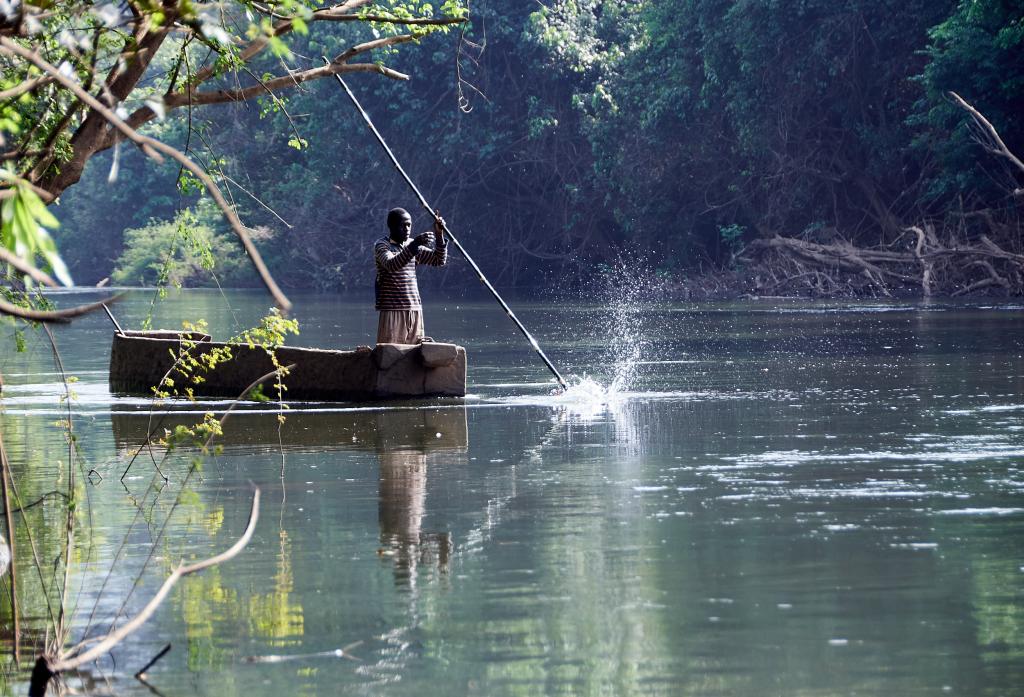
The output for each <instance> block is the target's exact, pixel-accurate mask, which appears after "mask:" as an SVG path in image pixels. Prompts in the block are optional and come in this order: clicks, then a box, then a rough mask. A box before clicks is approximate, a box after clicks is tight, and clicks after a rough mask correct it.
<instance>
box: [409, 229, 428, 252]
mask: <svg viewBox="0 0 1024 697" xmlns="http://www.w3.org/2000/svg"><path fill="white" fill-rule="evenodd" d="M428 244H430V233H429V232H421V233H420V234H418V235H416V236H415V237H413V238H412V242H410V243H409V248H410V249H412V252H413V254H415V253H416V252H418V251H420V249H422V248H423V247H426V246H427V245H428Z"/></svg>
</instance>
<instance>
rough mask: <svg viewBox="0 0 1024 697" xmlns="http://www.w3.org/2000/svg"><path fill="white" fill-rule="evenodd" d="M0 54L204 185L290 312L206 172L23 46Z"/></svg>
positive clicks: (9, 46)
mask: <svg viewBox="0 0 1024 697" xmlns="http://www.w3.org/2000/svg"><path fill="white" fill-rule="evenodd" d="M0 52H2V53H7V54H11V53H13V54H15V55H18V56H20V57H22V58H24V59H26V60H28V61H31V62H32V63H33V64H35V65H36V66H37V67H38V68H40V69H41V70H43V71H44V72H47V73H49V74H50V75H53V77H54V78H55V79H56V80H57V82H59V83H60V84H62V85H64V87H66V88H67V89H69V90H71V91H72V92H74V94H75V96H77V97H78V98H79V99H81V100H82V101H83V102H85V103H86V104H87V105H88V106H90V107H92V109H94V110H95V111H96V112H98V113H99V114H100V115H102V116H103V118H105V119H106V120H107V121H108V122H109V123H110V124H111V125H112V126H114V128H116V129H117V130H118V131H120V132H121V133H122V134H124V136H125V137H126V138H127V139H128V140H130V141H132V142H133V143H135V144H136V145H138V146H139V147H140V148H141V149H142V151H143V152H145V153H146V154H147V155H148V156H150V157H151V158H153V159H156V160H158V161H160V160H162V159H163V158H162V157H161V156H160V154H159V153H164V154H166V155H168V156H169V157H171V158H172V159H174V160H176V161H177V162H179V163H180V164H181V165H182V166H183V167H184V168H185V169H187V170H188V171H190V172H191V173H192V174H194V175H195V176H196V177H197V178H198V179H199V180H200V181H202V182H203V186H205V187H206V190H207V191H209V192H210V196H211V197H212V198H213V200H214V201H215V202H216V203H217V206H218V207H219V208H220V209H221V211H222V212H223V213H224V216H225V217H226V218H227V220H228V223H229V224H230V225H231V229H232V230H233V231H234V232H235V234H236V235H238V238H239V239H240V240H241V241H242V246H244V247H245V251H246V252H247V253H248V255H249V260H250V261H251V262H252V264H253V266H255V267H256V270H257V272H258V273H259V275H260V279H261V280H262V281H263V284H264V285H265V286H266V287H267V290H269V291H270V293H271V295H273V296H274V301H275V302H276V303H277V305H278V306H279V307H280V308H281V309H283V310H288V309H289V308H291V302H290V301H289V300H288V298H287V297H285V295H284V293H282V292H281V289H280V288H279V287H278V285H277V283H276V282H275V281H274V278H273V277H272V276H271V275H270V271H268V270H267V267H266V265H265V264H264V263H263V258H262V257H261V256H260V253H259V250H257V249H256V246H255V245H254V244H253V243H252V240H251V239H250V238H249V234H248V233H247V232H246V231H245V228H244V226H243V225H242V222H241V221H240V220H239V219H238V214H237V213H235V211H234V209H233V208H231V206H229V205H228V203H227V201H225V200H224V196H223V194H222V193H221V190H220V188H219V187H218V186H217V184H216V182H214V181H213V179H212V178H211V177H210V175H209V174H207V173H206V172H205V171H203V169H202V168H201V167H200V166H199V165H197V164H196V163H195V162H193V161H192V160H191V159H189V158H188V157H187V156H186V155H185V154H184V153H182V152H181V151H179V150H177V149H176V148H173V147H171V146H170V145H167V144H166V143H163V142H161V141H159V140H157V139H155V138H150V137H149V136H144V135H142V134H141V133H139V132H138V131H136V130H135V129H133V128H131V127H130V126H128V125H127V124H126V123H125V122H124V121H122V120H121V119H120V118H119V117H118V116H117V114H115V113H114V112H113V111H111V110H110V109H108V108H107V107H106V106H104V105H103V104H101V103H100V102H99V100H97V99H96V98H95V97H93V96H92V95H91V94H89V93H88V92H86V91H85V90H84V89H82V87H81V85H79V84H78V83H77V82H75V81H74V80H73V79H71V78H69V77H67V76H66V75H64V74H62V73H61V72H60V71H59V70H58V69H57V68H56V67H54V66H53V65H51V64H50V63H48V62H46V61H45V60H43V59H42V58H40V57H39V56H38V55H37V54H35V53H34V52H32V51H29V50H28V49H26V48H23V47H22V46H20V45H18V44H17V43H15V42H13V41H11V40H10V39H8V38H6V37H0Z"/></svg>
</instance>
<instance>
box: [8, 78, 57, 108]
mask: <svg viewBox="0 0 1024 697" xmlns="http://www.w3.org/2000/svg"><path fill="white" fill-rule="evenodd" d="M51 82H53V78H52V77H50V76H49V75H40V76H39V77H35V78H32V79H31V80H26V81H25V82H23V83H21V84H20V85H18V86H17V87H12V88H10V89H7V90H0V102H5V101H7V100H8V99H14V98H15V97H20V96H21V95H23V94H25V93H26V92H31V91H32V90H34V89H35V88H37V87H42V86H44V85H48V84H50V83H51Z"/></svg>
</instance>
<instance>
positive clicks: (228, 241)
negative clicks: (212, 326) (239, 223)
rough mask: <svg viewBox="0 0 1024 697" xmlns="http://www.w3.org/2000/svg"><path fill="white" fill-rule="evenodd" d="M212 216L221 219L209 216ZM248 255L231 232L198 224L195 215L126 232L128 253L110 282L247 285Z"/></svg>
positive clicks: (183, 214)
mask: <svg viewBox="0 0 1024 697" xmlns="http://www.w3.org/2000/svg"><path fill="white" fill-rule="evenodd" d="M207 215H208V216H209V215H216V213H215V212H214V211H207ZM248 270H249V268H248V263H247V262H246V260H245V253H244V252H243V251H242V250H241V248H240V247H239V246H238V244H237V242H236V241H235V240H234V239H233V238H232V237H231V236H230V235H229V234H228V233H226V232H223V231H214V229H213V228H212V227H211V226H210V225H206V224H202V223H200V222H199V218H198V217H197V215H196V214H195V213H194V212H193V211H192V210H190V209H185V210H183V211H181V212H180V213H179V214H178V215H177V217H176V218H175V219H174V220H172V221H169V222H151V223H150V224H148V225H146V226H144V227H141V228H129V229H128V230H125V231H124V251H123V253H122V254H121V257H120V258H119V259H118V260H117V267H116V268H115V269H114V273H113V274H112V276H111V280H113V282H114V283H116V284H118V285H126V286H135V285H139V286H152V285H157V286H168V285H170V286H175V287H181V286H185V285H191V286H196V285H206V284H209V283H212V282H213V281H214V280H216V281H217V282H219V283H221V284H223V285H234V284H237V283H239V282H242V283H244V279H245V278H246V272H247V271H248Z"/></svg>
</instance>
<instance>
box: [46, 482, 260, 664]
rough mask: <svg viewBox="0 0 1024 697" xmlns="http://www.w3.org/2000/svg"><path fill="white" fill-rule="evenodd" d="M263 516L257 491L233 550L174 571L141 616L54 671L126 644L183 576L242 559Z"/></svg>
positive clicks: (82, 662)
mask: <svg viewBox="0 0 1024 697" xmlns="http://www.w3.org/2000/svg"><path fill="white" fill-rule="evenodd" d="M259 514H260V490H259V489H258V488H257V489H256V490H255V491H254V492H253V495H252V508H251V509H250V511H249V524H248V525H247V526H246V528H245V532H243V533H242V536H241V537H239V538H238V540H237V541H236V542H235V544H233V545H231V547H230V548H228V549H227V550H225V551H224V552H221V553H220V554H218V555H216V556H213V557H210V558H208V559H203V560H202V561H199V562H196V563H195V564H189V565H185V564H181V565H180V566H178V568H176V569H175V570H174V571H172V572H171V575H170V576H168V577H167V580H166V581H164V584H163V585H162V586H160V590H158V591H157V592H156V595H154V596H153V598H152V599H151V600H150V601H149V602H148V603H146V606H145V607H144V608H142V610H141V611H140V612H139V614H137V615H136V616H135V617H133V618H132V619H130V620H129V621H127V622H125V623H124V624H123V625H121V626H120V627H118V628H117V629H116V630H114V631H113V632H111V633H110V634H108V635H107V636H105V637H104V638H103V639H102V640H101V641H100V642H99V643H98V644H96V645H95V646H93V647H92V648H91V649H89V650H88V651H85V652H83V653H80V654H78V655H77V656H73V657H70V658H62V659H60V660H58V661H54V662H52V663H50V665H49V666H48V667H49V669H50V672H52V673H60V672H63V671H68V670H73V669H75V668H78V667H80V666H82V665H85V664H86V663H89V662H90V661H94V660H96V659H97V658H99V657H100V656H103V655H104V654H106V653H109V652H110V650H111V649H113V648H114V647H115V646H117V645H118V644H119V643H121V641H123V640H124V639H125V638H126V637H127V636H129V635H130V634H132V633H134V632H135V631H136V630H138V629H139V628H140V627H141V626H142V625H144V624H145V623H146V620H148V619H149V618H150V617H152V616H153V613H154V612H156V609H157V608H158V607H160V603H162V602H163V601H164V598H166V597H167V594H168V593H170V592H171V589H172V588H173V587H174V584H176V583H177V582H178V580H179V579H180V578H181V577H182V576H187V575H189V574H194V573H197V572H199V571H202V570H203V569H208V568H209V567H211V566H216V565H217V564H221V563H223V562H226V561H228V560H230V559H233V558H234V557H236V556H238V553H239V552H241V551H242V550H243V549H244V548H245V546H246V545H247V544H248V543H249V540H250V539H252V534H253V531H254V530H255V529H256V521H257V520H258V519H259Z"/></svg>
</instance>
